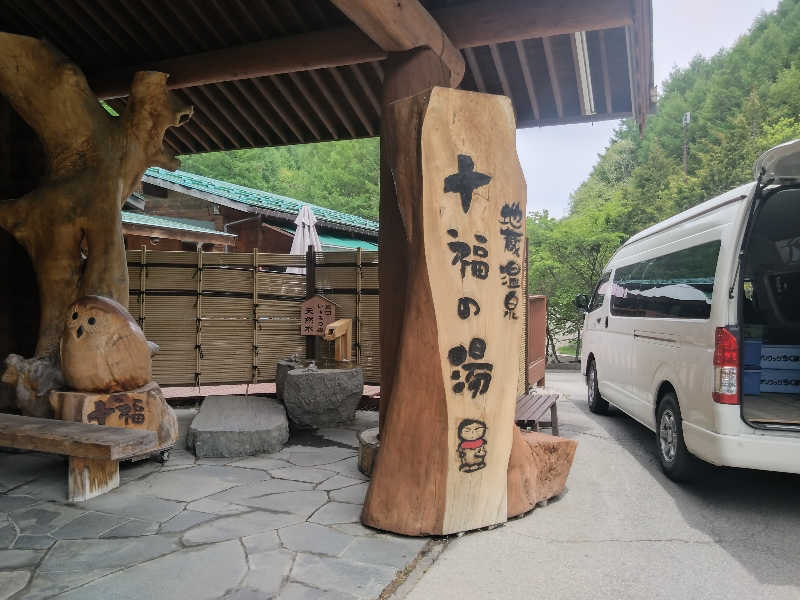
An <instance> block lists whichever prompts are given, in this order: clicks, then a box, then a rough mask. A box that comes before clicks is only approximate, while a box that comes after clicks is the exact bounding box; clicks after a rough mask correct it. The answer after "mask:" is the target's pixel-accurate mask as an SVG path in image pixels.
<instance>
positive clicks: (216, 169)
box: [181, 138, 380, 219]
mask: <svg viewBox="0 0 800 600" xmlns="http://www.w3.org/2000/svg"><path fill="white" fill-rule="evenodd" d="M379 166H380V161H379V147H378V140H377V139H376V138H371V139H363V140H347V141H341V142H324V143H320V144H305V145H302V146H288V147H283V148H256V149H253V150H232V151H229V152H212V153H208V154H195V155H192V156H184V157H182V158H181V169H183V170H184V171H189V172H191V173H197V174H198V175H205V176H206V177H213V178H214V179H221V180H223V181H230V182H232V183H238V184H239V185H244V186H247V187H252V188H256V189H259V190H264V191H268V192H273V193H275V194H281V195H284V196H289V197H291V198H296V199H297V200H301V201H303V202H311V203H312V204H318V205H320V206H325V207H327V208H332V209H334V210H339V211H342V212H346V213H350V214H353V215H358V216H361V217H366V218H368V219H377V218H378V198H379V185H378V184H379Z"/></svg>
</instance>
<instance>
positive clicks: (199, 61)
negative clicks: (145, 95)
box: [87, 27, 386, 99]
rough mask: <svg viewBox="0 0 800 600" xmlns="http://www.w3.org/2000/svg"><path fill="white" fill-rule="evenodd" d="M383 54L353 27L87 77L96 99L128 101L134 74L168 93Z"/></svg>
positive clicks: (334, 64) (379, 58)
mask: <svg viewBox="0 0 800 600" xmlns="http://www.w3.org/2000/svg"><path fill="white" fill-rule="evenodd" d="M384 58H386V52H385V51H384V50H382V49H381V48H379V47H378V46H376V45H375V44H374V43H373V42H372V41H371V40H370V39H369V38H368V37H367V36H366V35H364V34H363V33H362V32H361V31H359V30H358V29H357V28H355V27H343V28H339V29H327V30H324V31H314V32H311V33H302V34H299V35H291V36H285V37H279V38H273V39H270V40H265V41H262V42H255V43H252V44H243V45H240V46H233V47H229V48H223V49H221V50H209V51H207V52H199V53H197V54H188V55H185V56H180V57H177V58H168V59H166V60H160V61H153V62H150V63H146V64H142V65H137V66H135V67H125V68H122V69H114V70H112V71H107V72H104V73H95V74H90V75H89V76H88V78H87V79H88V80H89V85H90V86H91V88H92V90H94V92H95V94H97V96H98V97H99V98H105V99H107V98H117V97H120V96H127V95H128V90H129V88H130V82H131V80H132V78H133V74H134V73H135V72H136V71H142V70H153V71H161V72H163V73H169V74H170V77H169V81H168V82H167V86H168V87H169V88H170V89H180V88H186V87H195V86H200V85H206V84H209V83H219V82H222V81H233V80H235V79H251V78H254V77H266V76H268V75H279V74H282V73H296V72H298V71H308V70H311V69H322V68H328V67H339V66H344V65H351V64H357V63H362V62H370V61H375V60H383V59H384Z"/></svg>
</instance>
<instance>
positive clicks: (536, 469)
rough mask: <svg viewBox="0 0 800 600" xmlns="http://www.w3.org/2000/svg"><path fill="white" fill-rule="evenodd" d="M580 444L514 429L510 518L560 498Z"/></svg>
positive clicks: (509, 488)
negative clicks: (540, 503) (543, 502)
mask: <svg viewBox="0 0 800 600" xmlns="http://www.w3.org/2000/svg"><path fill="white" fill-rule="evenodd" d="M577 447H578V442H576V441H575V440H568V439H565V438H562V437H556V436H552V435H547V434H544V433H539V432H536V431H520V430H519V429H517V428H516V427H515V428H514V441H513V444H512V446H511V456H510V458H509V460H508V517H509V518H511V517H516V516H519V515H521V514H524V513H526V512H528V511H529V510H532V509H533V508H534V507H535V506H536V505H537V504H538V503H539V502H542V501H546V500H549V499H550V498H553V497H555V496H558V495H559V494H561V492H563V491H564V487H565V486H566V484H567V476H568V475H569V470H570V468H571V467H572V460H573V459H574V458H575V449H576V448H577Z"/></svg>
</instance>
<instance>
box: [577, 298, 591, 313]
mask: <svg viewBox="0 0 800 600" xmlns="http://www.w3.org/2000/svg"><path fill="white" fill-rule="evenodd" d="M575 308H577V309H578V310H579V311H581V312H587V310H588V309H589V296H587V295H586V294H578V295H577V296H575Z"/></svg>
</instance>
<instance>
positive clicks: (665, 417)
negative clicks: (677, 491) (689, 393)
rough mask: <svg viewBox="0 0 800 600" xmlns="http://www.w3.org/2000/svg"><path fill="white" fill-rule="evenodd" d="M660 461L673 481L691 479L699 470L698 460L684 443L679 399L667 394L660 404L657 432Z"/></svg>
mask: <svg viewBox="0 0 800 600" xmlns="http://www.w3.org/2000/svg"><path fill="white" fill-rule="evenodd" d="M656 446H657V447H658V460H659V462H661V468H662V469H663V471H664V473H665V474H666V475H667V477H669V478H670V479H672V480H673V481H686V480H688V479H691V477H692V475H693V474H694V472H695V470H696V468H697V459H696V458H695V457H694V456H693V455H692V453H691V452H689V450H688V448H686V444H685V443H684V441H683V419H682V418H681V409H680V406H678V398H677V397H676V396H675V394H673V393H672V392H667V393H666V394H664V397H663V398H662V399H661V402H660V403H659V404H658V430H657V431H656Z"/></svg>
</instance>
